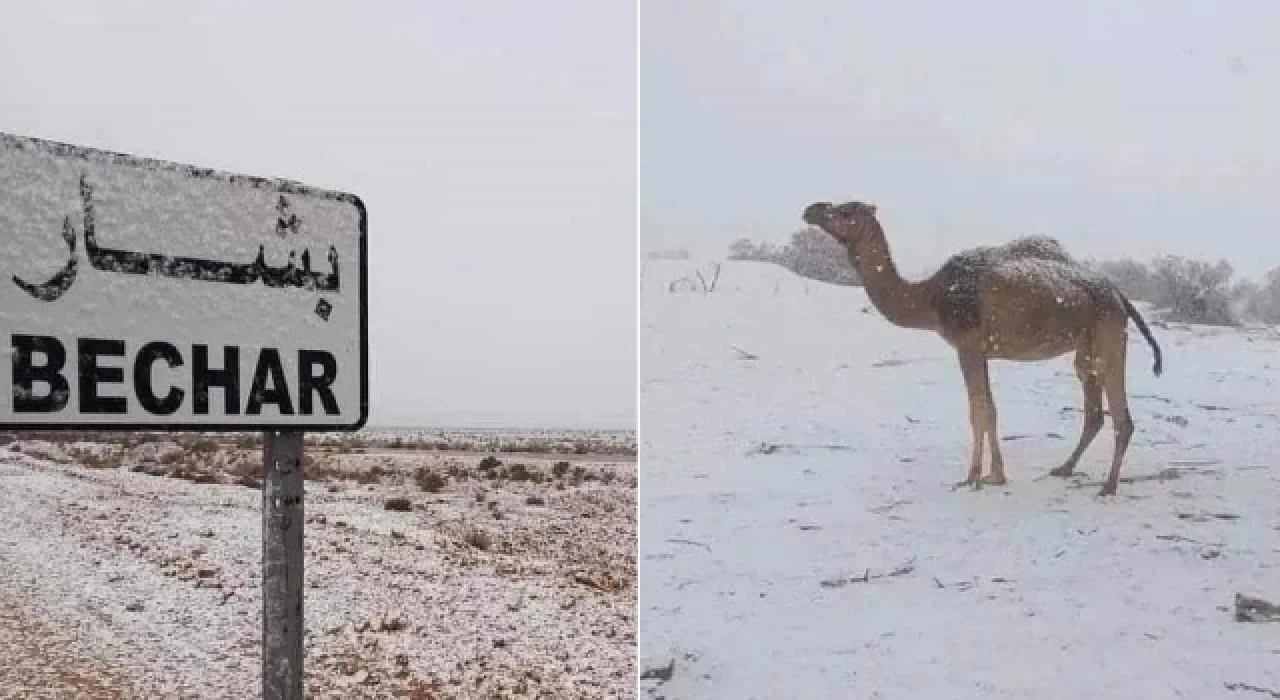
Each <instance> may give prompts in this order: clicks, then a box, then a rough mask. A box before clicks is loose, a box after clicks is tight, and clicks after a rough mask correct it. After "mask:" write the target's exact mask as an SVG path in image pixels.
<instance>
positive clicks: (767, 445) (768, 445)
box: [753, 442, 853, 455]
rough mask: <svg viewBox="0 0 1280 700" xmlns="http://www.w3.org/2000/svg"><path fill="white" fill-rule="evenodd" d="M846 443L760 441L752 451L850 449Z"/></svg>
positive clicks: (762, 452)
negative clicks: (822, 443)
mask: <svg viewBox="0 0 1280 700" xmlns="http://www.w3.org/2000/svg"><path fill="white" fill-rule="evenodd" d="M851 449H853V448H852V447H849V446H848V445H796V444H792V443H782V442H777V443H775V442H762V443H760V446H759V447H757V448H756V449H755V450H753V452H755V453H757V454H762V455H771V454H774V453H775V452H777V451H779V450H833V451H841V450H851Z"/></svg>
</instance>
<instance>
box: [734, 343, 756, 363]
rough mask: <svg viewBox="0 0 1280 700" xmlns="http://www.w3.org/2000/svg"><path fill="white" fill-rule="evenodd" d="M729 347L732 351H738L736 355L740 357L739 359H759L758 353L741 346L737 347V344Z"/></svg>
mask: <svg viewBox="0 0 1280 700" xmlns="http://www.w3.org/2000/svg"><path fill="white" fill-rule="evenodd" d="M729 347H730V348H733V350H734V352H736V353H738V357H740V358H741V359H744V360H758V359H760V356H759V355H754V354H752V353H749V352H747V351H746V350H743V349H742V348H740V347H738V346H737V345H730V346H729Z"/></svg>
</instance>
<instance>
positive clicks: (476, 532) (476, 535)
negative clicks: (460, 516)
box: [462, 527, 493, 552]
mask: <svg viewBox="0 0 1280 700" xmlns="http://www.w3.org/2000/svg"><path fill="white" fill-rule="evenodd" d="M462 541H463V542H466V543H467V544H468V545H470V546H471V547H474V548H475V549H478V550H480V551H482V552H487V551H489V550H490V549H492V548H493V536H492V535H490V534H489V533H488V532H485V531H484V530H481V529H480V528H477V527H473V528H468V529H467V531H466V532H465V533H463V535H462Z"/></svg>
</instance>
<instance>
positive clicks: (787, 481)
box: [639, 261, 1280, 700]
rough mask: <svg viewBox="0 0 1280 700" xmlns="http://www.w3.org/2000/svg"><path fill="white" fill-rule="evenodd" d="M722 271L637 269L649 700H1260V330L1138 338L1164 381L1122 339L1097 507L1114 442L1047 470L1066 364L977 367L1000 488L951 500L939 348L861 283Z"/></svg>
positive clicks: (1068, 399)
mask: <svg viewBox="0 0 1280 700" xmlns="http://www.w3.org/2000/svg"><path fill="white" fill-rule="evenodd" d="M716 267H717V266H716V265H715V264H712V263H709V262H708V263H704V264H702V265H701V266H696V265H695V264H694V263H692V262H689V261H651V262H649V263H647V264H646V266H645V268H644V270H643V271H642V273H641V274H642V277H641V279H642V292H641V294H642V297H641V298H642V300H643V303H642V305H641V318H642V321H641V324H642V325H641V334H640V337H641V342H642V350H641V353H642V354H641V368H642V377H641V426H642V430H641V445H640V448H641V455H642V460H641V466H642V469H641V480H642V482H643V484H644V488H643V490H642V492H641V502H640V512H641V513H642V517H641V526H640V565H641V570H642V576H641V578H640V585H641V591H640V629H641V640H640V659H639V660H640V669H639V670H640V673H641V676H642V679H643V680H642V687H643V692H644V696H645V697H648V698H653V699H655V700H656V699H659V698H661V699H665V700H694V699H696V700H785V699H787V698H805V699H806V700H827V699H833V700H834V699H847V698H885V699H890V698H891V699H894V700H912V699H915V698H920V699H922V700H923V699H926V698H927V699H929V700H936V699H937V698H983V699H984V700H1012V699H1014V698H1018V699H1028V700H1029V699H1031V698H1035V699H1038V700H1045V699H1055V698H1062V699H1063V700H1067V699H1071V700H1078V699H1079V698H1086V697H1104V698H1143V697H1145V698H1156V697H1161V698H1196V699H1197V700H1203V699H1207V698H1231V699H1233V700H1255V699H1257V700H1265V699H1266V698H1268V697H1280V608H1275V607H1268V606H1267V605H1266V603H1267V602H1270V603H1273V604H1274V603H1276V602H1280V465H1278V461H1277V460H1280V394H1277V391H1276V389H1277V386H1278V385H1280V332H1277V331H1276V329H1274V328H1269V327H1261V326H1245V327H1239V328H1212V327H1206V326H1191V325H1180V324H1175V323H1166V322H1161V321H1159V320H1157V321H1155V323H1154V326H1155V327H1154V331H1155V333H1156V336H1157V339H1158V340H1159V342H1160V343H1161V345H1162V347H1163V349H1164V357H1165V372H1164V374H1163V376H1161V377H1159V378H1157V377H1154V376H1153V375H1152V373H1151V354H1150V350H1149V348H1148V347H1147V345H1146V343H1145V341H1144V340H1143V339H1142V337H1141V336H1140V335H1139V334H1138V333H1137V332H1136V331H1131V333H1130V340H1129V343H1130V345H1129V363H1128V368H1129V369H1128V375H1129V391H1130V406H1131V407H1132V410H1133V415H1134V420H1135V422H1136V424H1137V432H1136V434H1135V436H1134V439H1133V443H1132V446H1131V448H1130V451H1129V457H1128V459H1127V462H1126V467H1125V469H1124V471H1123V472H1122V476H1123V481H1122V483H1121V484H1120V491H1119V494H1118V496H1116V497H1099V496H1098V490H1099V486H1100V483H1101V479H1102V477H1103V475H1104V474H1105V471H1106V469H1107V467H1108V466H1109V464H1110V459H1111V448H1112V436H1111V426H1110V423H1109V422H1108V423H1107V425H1106V426H1105V427H1104V428H1103V431H1102V433H1101V434H1100V435H1099V437H1098V439H1097V440H1096V441H1095V442H1094V444H1093V446H1092V448H1091V449H1090V450H1089V452H1087V453H1086V454H1085V457H1084V459H1083V460H1082V461H1081V463H1080V467H1079V469H1078V473H1077V475H1076V476H1075V477H1073V478H1070V479H1060V478H1055V477H1049V476H1047V472H1048V471H1049V469H1051V468H1053V467H1055V466H1057V465H1058V464H1060V463H1061V462H1062V461H1063V459H1064V458H1065V457H1066V455H1067V454H1068V453H1069V452H1070V450H1071V448H1072V447H1073V446H1074V444H1075V440H1076V438H1077V436H1078V435H1079V431H1080V424H1081V414H1080V404H1081V392H1080V387H1079V384H1078V382H1077V380H1076V377H1075V374H1074V371H1073V369H1072V365H1071V359H1070V357H1064V358H1061V359H1059V360H1056V361H1051V362H1042V363H1032V364H1021V363H1008V362H1005V363H1000V362H997V363H993V364H992V378H993V389H994V393H995V397H996V402H997V406H998V408H999V411H1000V413H999V416H1000V426H1001V435H1002V439H1003V445H1004V448H1003V451H1004V457H1005V464H1006V469H1007V471H1008V475H1009V483H1008V484H1006V485H1004V486H1000V487H990V486H989V487H986V488H983V489H982V490H979V491H974V490H970V489H967V488H966V489H959V490H953V484H954V483H955V482H957V481H959V480H961V479H963V478H964V477H965V472H966V471H967V467H968V460H969V454H970V453H969V449H970V443H969V437H970V434H969V422H968V415H967V402H966V398H965V393H964V388H963V382H962V379H961V377H960V372H959V368H958V363H957V361H956V358H955V355H954V352H953V351H952V350H951V349H950V348H949V347H948V346H947V345H946V344H945V342H944V341H942V340H941V339H940V338H938V337H937V336H936V335H931V334H929V333H927V332H922V331H910V330H904V329H899V328H896V327H893V326H891V325H890V324H889V323H887V322H886V321H885V320H884V319H883V318H881V317H880V316H879V314H878V313H877V312H876V311H875V309H874V308H872V307H871V304H870V303H869V302H868V300H867V297H866V295H865V293H864V292H863V291H862V290H861V289H858V288H854V287H837V286H832V285H828V284H823V283H820V282H814V281H810V280H805V279H803V278H800V277H797V276H795V275H793V274H791V273H790V272H788V271H786V270H784V269H783V268H780V267H777V266H774V265H770V264H767V263H747V262H733V263H724V264H722V265H719V268H720V269H719V274H717V273H716ZM699 273H701V274H699ZM1144 312H1145V313H1146V314H1147V317H1148V319H1158V318H1159V314H1157V313H1155V312H1154V311H1153V310H1152V309H1144ZM1237 594H1240V595H1242V596H1245V597H1244V598H1237ZM1252 599H1260V600H1252Z"/></svg>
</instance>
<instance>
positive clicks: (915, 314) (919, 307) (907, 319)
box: [849, 219, 937, 329]
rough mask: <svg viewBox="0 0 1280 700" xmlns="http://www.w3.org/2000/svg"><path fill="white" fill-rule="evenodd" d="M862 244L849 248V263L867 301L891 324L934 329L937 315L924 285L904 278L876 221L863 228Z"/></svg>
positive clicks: (865, 223) (859, 239) (860, 231)
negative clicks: (856, 275) (860, 280)
mask: <svg viewBox="0 0 1280 700" xmlns="http://www.w3.org/2000/svg"><path fill="white" fill-rule="evenodd" d="M858 228H859V230H858V232H857V233H858V235H857V236H855V240H856V241H858V242H857V243H856V244H854V245H853V246H850V248H849V259H850V261H851V262H852V263H853V265H854V267H855V268H856V269H857V270H858V276H859V277H861V278H862V284H863V287H864V288H865V289H866V292H867V298H868V299H870V300H871V303H872V304H874V305H875V307H876V309H877V310H878V311H879V312H880V314H881V315H883V316H884V317H885V319H886V320H887V321H889V322H890V323H892V324H894V325H897V326H901V327H903V328H920V329H933V328H936V327H937V312H936V311H934V309H933V305H932V304H931V303H930V299H929V293H928V290H927V289H926V283H924V282H909V281H907V280H905V279H903V278H902V275H901V274H900V273H899V272H898V266H897V265H895V264H894V262H893V254H892V253H891V251H890V250H889V241H888V240H887V239H886V238H885V236H884V230H883V229H881V228H880V224H879V222H877V221H875V220H874V219H872V220H869V221H864V222H861V223H860V224H859V227H858Z"/></svg>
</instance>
